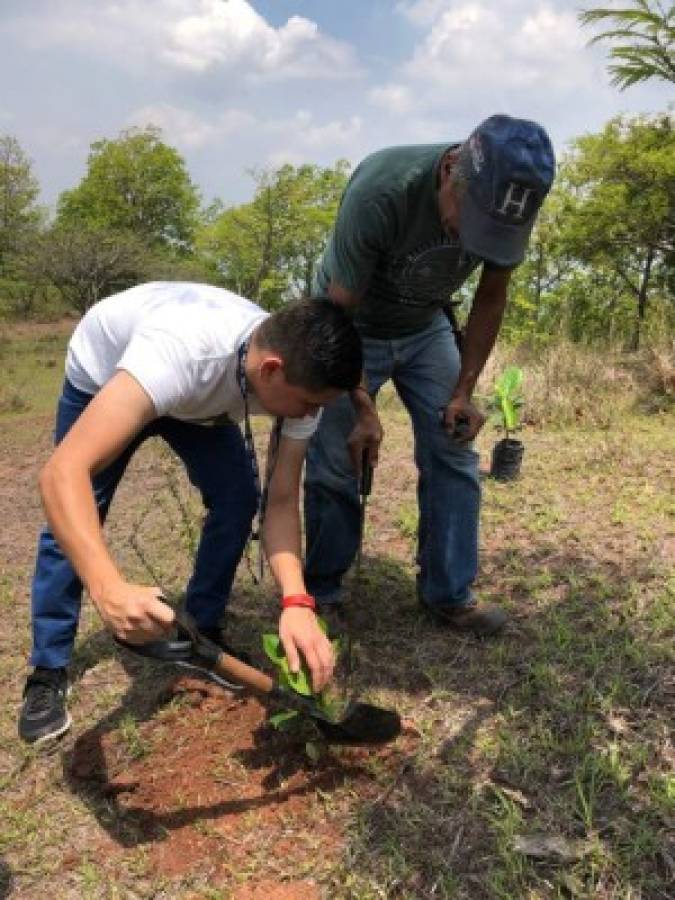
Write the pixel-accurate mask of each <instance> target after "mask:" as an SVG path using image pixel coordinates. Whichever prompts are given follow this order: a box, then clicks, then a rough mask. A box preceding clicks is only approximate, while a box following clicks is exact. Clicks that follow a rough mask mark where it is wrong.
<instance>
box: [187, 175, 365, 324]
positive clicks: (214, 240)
mask: <svg viewBox="0 0 675 900" xmlns="http://www.w3.org/2000/svg"><path fill="white" fill-rule="evenodd" d="M347 171H348V164H347V163H346V162H345V161H340V162H338V163H336V164H335V166H334V167H332V168H325V169H324V168H321V167H319V166H313V165H303V166H299V167H295V166H291V165H285V166H282V167H281V168H279V169H276V170H263V171H259V172H254V173H253V177H254V179H255V182H256V190H255V194H254V197H253V200H252V201H251V202H250V203H244V204H241V205H240V206H235V207H230V208H228V209H225V210H222V211H219V210H218V208H217V207H214V208H213V211H212V214H211V216H210V220H209V221H208V222H207V223H206V224H205V225H204V227H203V228H202V230H201V232H200V235H199V238H198V241H197V245H198V248H199V251H200V252H201V254H202V255H203V257H204V258H205V259H207V260H208V261H209V262H210V264H211V265H212V267H213V269H214V271H215V272H216V273H217V277H218V278H219V279H220V280H221V281H222V283H223V284H225V285H226V286H227V287H230V288H231V289H232V290H235V291H237V292H238V293H241V294H244V295H245V296H247V297H250V298H251V299H253V300H256V301H257V302H259V303H262V304H263V305H265V306H267V307H268V308H274V307H276V306H278V305H279V304H281V303H282V302H283V301H284V300H285V299H287V298H288V297H289V296H294V295H298V294H303V293H304V294H308V293H309V292H310V290H311V279H312V270H313V267H314V264H315V262H316V260H317V258H318V257H319V255H320V253H321V251H322V250H323V247H324V245H325V241H326V238H327V235H328V232H329V230H330V227H331V225H332V222H333V220H334V218H335V213H336V211H337V206H338V203H339V200H340V196H341V194H342V191H343V190H344V186H345V184H346V181H347Z"/></svg>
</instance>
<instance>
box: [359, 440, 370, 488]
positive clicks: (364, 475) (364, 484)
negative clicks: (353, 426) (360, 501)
mask: <svg viewBox="0 0 675 900" xmlns="http://www.w3.org/2000/svg"><path fill="white" fill-rule="evenodd" d="M372 487H373V467H372V466H371V464H370V457H369V455H368V448H367V447H364V448H363V455H362V457H361V482H360V484H359V492H360V494H361V496H362V497H367V496H368V495H369V494H370V492H371V490H372Z"/></svg>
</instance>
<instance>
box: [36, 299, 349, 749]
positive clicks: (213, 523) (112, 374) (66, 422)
mask: <svg viewBox="0 0 675 900" xmlns="http://www.w3.org/2000/svg"><path fill="white" fill-rule="evenodd" d="M361 365H362V357H361V344H360V340H359V338H358V335H357V332H356V330H355V329H354V327H353V325H352V322H351V319H350V317H349V316H348V315H347V314H345V313H344V312H342V311H341V310H339V309H337V308H336V307H335V306H333V305H332V304H328V303H321V302H317V301H315V300H314V301H303V302H300V303H297V304H291V305H289V306H288V307H286V308H284V309H283V310H280V311H278V312H276V313H274V314H272V315H271V316H270V315H269V314H268V313H266V312H265V311H264V310H262V309H260V308H259V307H258V306H256V305H255V304H253V303H250V302H249V301H248V300H245V299H244V298H242V297H239V296H237V295H236V294H233V293H231V292H229V291H225V290H222V289H220V288H215V287H211V286H209V285H202V284H191V283H186V282H155V283H151V284H145V285H140V286H138V287H134V288H131V289H130V290H128V291H124V292H122V293H120V294H116V295H114V296H112V297H108V298H107V299H105V300H102V301H101V302H100V303H98V304H96V305H95V306H94V307H92V308H91V309H90V310H89V312H88V313H87V314H86V315H85V316H84V318H83V319H82V321H81V322H80V323H79V325H78V326H77V328H76V329H75V332H74V334H73V336H72V338H71V341H70V344H69V347H68V353H67V358H66V379H65V383H64V388H63V394H62V396H61V399H60V401H59V405H58V410H57V416H56V429H55V441H56V448H55V450H54V452H53V453H52V455H51V457H50V459H49V460H48V461H47V463H46V465H45V466H44V468H43V469H42V472H41V473H40V492H41V495H42V500H43V504H44V508H45V511H46V514H47V520H48V522H49V525H48V527H47V528H45V529H44V530H43V532H42V534H41V536H40V541H39V545H38V554H37V561H36V568H35V575H34V578H33V589H32V624H33V649H32V654H31V664H32V665H33V666H34V667H35V669H34V671H33V672H32V673H31V674H30V675H29V677H28V680H27V683H26V688H25V691H24V702H23V706H22V710H21V715H20V720H19V734H20V736H21V737H22V738H23V739H24V740H26V741H29V742H36V741H41V740H45V739H47V738H51V737H56V736H58V735H59V734H63V733H64V732H65V731H66V730H67V729H68V728H69V726H70V716H69V714H68V712H67V709H66V705H65V697H66V688H67V671H66V667H67V665H68V663H69V661H70V657H71V654H72V649H73V643H74V640H75V634H76V630H77V623H78V618H79V610H80V601H81V594H82V587H83V585H84V586H85V587H86V589H87V591H88V593H89V595H90V597H91V599H92V600H93V602H94V604H95V606H96V608H97V610H98V612H99V613H100V615H101V618H102V619H103V621H104V623H105V624H106V626H107V627H108V628H109V629H110V630H111V631H112V632H113V633H114V634H115V635H116V636H117V637H119V638H122V639H123V640H126V641H128V642H131V643H144V642H146V641H152V640H159V639H162V638H164V637H166V636H167V634H168V632H169V631H170V630H171V627H172V624H173V619H174V614H173V610H172V609H171V608H170V607H169V606H168V605H167V604H166V603H164V602H163V600H162V598H161V594H160V591H159V589H158V588H156V587H149V586H146V585H138V584H131V583H129V582H127V581H126V580H125V578H124V576H123V575H122V573H121V572H120V571H119V569H118V568H117V566H116V565H115V563H114V561H113V559H112V557H111V556H110V553H109V551H108V549H107V547H106V544H105V541H104V538H103V533H102V523H103V521H104V520H105V516H106V513H107V511H108V508H109V505H110V502H111V500H112V497H113V494H114V491H115V489H116V487H117V485H118V483H119V481H120V479H121V477H122V475H123V473H124V470H125V468H126V465H127V464H128V462H129V460H130V458H131V456H132V455H133V453H134V451H135V450H136V449H137V448H138V446H139V445H140V444H141V443H142V442H143V441H144V440H145V439H146V438H148V437H150V436H153V435H159V436H161V437H162V438H164V439H165V440H166V441H167V443H168V444H169V445H170V446H171V447H172V449H173V450H174V451H175V452H176V453H177V455H178V456H179V457H180V458H181V460H182V461H183V463H184V464H185V466H186V469H187V472H188V475H189V477H190V480H191V481H192V483H193V484H194V485H195V486H196V487H197V488H198V489H199V491H200V492H201V495H202V499H203V502H204V506H205V508H206V511H207V515H206V517H205V520H204V525H203V529H202V535H201V540H200V544H199V548H198V551H197V556H196V560H195V566H194V572H193V575H192V578H191V579H190V582H189V584H188V586H187V592H186V608H187V610H188V612H190V613H191V614H192V616H193V617H194V618H195V620H196V622H197V624H198V625H199V627H200V628H201V629H202V630H203V631H204V632H205V633H206V634H207V635H208V636H209V637H211V638H212V639H214V640H215V641H216V642H219V643H221V645H222V634H221V632H220V628H219V624H220V621H221V619H222V615H223V611H224V608H225V605H226V603H227V598H228V596H229V592H230V588H231V585H232V581H233V578H234V573H235V570H236V566H237V563H238V562H239V560H240V558H241V555H242V553H243V549H244V546H245V543H246V540H247V537H248V535H249V532H250V528H251V522H252V519H253V516H254V514H255V511H256V508H257V505H258V501H259V486H257V485H256V478H255V471H256V466H255V462H254V454H253V453H252V442H251V441H247V440H245V438H244V436H243V435H242V432H241V430H240V428H239V425H238V424H237V423H238V422H241V421H242V420H244V421H245V422H247V420H248V412H251V413H259V412H263V413H268V414H271V415H273V416H277V417H283V420H284V421H283V425H282V427H281V436H280V440H279V445H278V450H277V455H276V462H275V466H274V470H273V473H272V477H271V480H270V484H269V493H268V497H267V506H266V516H265V522H264V529H263V540H264V546H265V551H266V555H267V558H268V560H269V564H270V568H271V570H272V573H273V575H274V577H275V579H276V581H277V584H278V586H279V589H280V592H281V596H282V613H281V617H280V620H279V634H280V636H281V639H282V641H283V645H284V648H285V650H286V654H287V656H288V659H289V662H290V665H291V668H292V669H295V670H297V669H298V668H299V666H300V659H301V656H302V657H304V660H305V661H306V663H307V665H308V666H309V668H310V670H311V673H312V679H313V684H314V687H315V689H316V690H319V689H321V688H322V687H323V686H324V685H325V684H326V682H327V681H328V680H329V678H330V677H331V674H332V670H333V665H334V659H333V654H332V650H331V646H330V643H329V642H328V641H327V639H326V638H325V637H324V635H323V634H322V632H321V630H320V629H319V627H318V625H317V621H316V616H315V614H314V607H313V601H312V598H311V597H309V595H308V594H307V589H306V587H305V583H304V579H303V574H302V565H301V550H300V518H299V492H300V477H301V471H302V465H303V460H304V456H305V449H306V446H307V442H308V440H309V438H310V437H311V435H312V434H313V433H314V431H315V429H316V426H317V423H318V420H319V417H320V411H321V408H322V406H324V405H325V404H326V403H330V402H331V401H332V400H334V399H336V398H337V397H339V396H340V395H341V394H343V393H344V392H345V391H349V390H352V389H353V388H354V387H355V386H356V385H357V384H358V382H359V379H360V373H361ZM245 430H247V429H245Z"/></svg>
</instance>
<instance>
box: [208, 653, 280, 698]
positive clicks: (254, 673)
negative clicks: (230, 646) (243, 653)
mask: <svg viewBox="0 0 675 900" xmlns="http://www.w3.org/2000/svg"><path fill="white" fill-rule="evenodd" d="M213 671H214V672H216V673H217V674H218V675H223V676H224V677H225V678H227V679H228V680H231V681H236V682H237V684H242V685H243V686H244V687H247V688H249V690H252V691H254V692H255V693H256V694H271V693H273V692H274V689H275V687H276V685H275V683H274V681H273V680H272V679H271V678H270V676H269V675H266V674H265V672H261V671H260V669H254V668H253V666H248V665H246V663H245V662H242V661H241V660H240V659H237V657H236V656H230V654H229V653H221V654H220V655H219V657H218V659H217V660H216V662H215V664H214V666H213Z"/></svg>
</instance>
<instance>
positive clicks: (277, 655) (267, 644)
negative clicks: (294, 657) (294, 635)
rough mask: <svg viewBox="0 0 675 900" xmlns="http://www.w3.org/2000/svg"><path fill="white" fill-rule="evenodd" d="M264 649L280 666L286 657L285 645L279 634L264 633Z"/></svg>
mask: <svg viewBox="0 0 675 900" xmlns="http://www.w3.org/2000/svg"><path fill="white" fill-rule="evenodd" d="M262 642H263V650H264V651H265V653H266V654H267V656H268V657H269V658H270V659H271V660H272V662H273V663H274V664H275V665H277V666H280V665H282V663H283V661H284V660H285V659H286V654H285V653H284V647H283V644H282V643H281V638H280V637H279V635H278V634H263V636H262Z"/></svg>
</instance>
